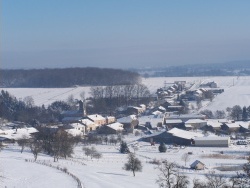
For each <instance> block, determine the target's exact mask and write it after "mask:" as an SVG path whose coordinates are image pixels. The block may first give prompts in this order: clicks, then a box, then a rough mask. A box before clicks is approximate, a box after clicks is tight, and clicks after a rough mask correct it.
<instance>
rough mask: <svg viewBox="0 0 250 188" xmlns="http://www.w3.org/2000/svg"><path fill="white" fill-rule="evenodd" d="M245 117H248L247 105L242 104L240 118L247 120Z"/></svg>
mask: <svg viewBox="0 0 250 188" xmlns="http://www.w3.org/2000/svg"><path fill="white" fill-rule="evenodd" d="M247 119H248V113H247V107H245V106H244V107H243V109H242V120H243V121H247Z"/></svg>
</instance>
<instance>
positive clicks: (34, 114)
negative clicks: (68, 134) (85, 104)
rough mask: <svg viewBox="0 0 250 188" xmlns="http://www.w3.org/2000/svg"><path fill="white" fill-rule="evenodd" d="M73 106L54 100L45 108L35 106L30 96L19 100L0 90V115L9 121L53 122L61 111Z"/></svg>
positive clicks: (57, 118)
mask: <svg viewBox="0 0 250 188" xmlns="http://www.w3.org/2000/svg"><path fill="white" fill-rule="evenodd" d="M72 109H74V106H73V105H72V104H69V103H67V102H63V101H55V102H53V103H52V104H50V105H49V106H48V107H47V108H45V106H43V105H42V106H35V105H34V100H33V98H32V97H26V98H24V99H23V100H19V99H17V98H16V97H14V96H12V95H10V93H8V92H7V91H4V90H2V91H1V92H0V117H1V118H4V119H7V120H9V121H20V122H25V123H28V124H31V125H36V124H39V123H55V122H58V121H59V120H60V119H61V114H62V112H63V111H66V110H72Z"/></svg>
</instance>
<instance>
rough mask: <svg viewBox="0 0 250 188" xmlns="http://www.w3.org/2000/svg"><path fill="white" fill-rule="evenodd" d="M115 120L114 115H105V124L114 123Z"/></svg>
mask: <svg viewBox="0 0 250 188" xmlns="http://www.w3.org/2000/svg"><path fill="white" fill-rule="evenodd" d="M115 121H116V119H115V117H114V116H107V117H106V124H111V123H114V122H115Z"/></svg>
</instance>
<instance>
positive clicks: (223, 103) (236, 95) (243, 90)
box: [0, 76, 250, 111]
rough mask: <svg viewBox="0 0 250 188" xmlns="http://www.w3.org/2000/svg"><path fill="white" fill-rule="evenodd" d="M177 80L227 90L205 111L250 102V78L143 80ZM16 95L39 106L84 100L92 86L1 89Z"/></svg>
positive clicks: (160, 82)
mask: <svg viewBox="0 0 250 188" xmlns="http://www.w3.org/2000/svg"><path fill="white" fill-rule="evenodd" d="M174 81H187V83H190V84H193V86H192V88H193V89H195V88H197V87H198V86H199V85H200V84H201V83H203V82H207V81H215V82H217V83H218V86H219V87H220V88H223V89H225V92H224V93H222V94H221V95H218V96H217V97H216V98H215V99H214V101H213V102H212V103H209V104H208V105H207V106H205V107H203V108H202V109H201V110H204V109H209V110H212V111H216V110H225V109H226V108H227V107H232V106H234V105H240V106H242V107H243V106H249V105H250V77H249V76H245V77H160V78H144V79H143V80H142V83H143V84H145V85H147V87H148V88H149V90H150V92H151V93H155V92H156V90H157V89H158V88H160V87H163V86H164V83H173V82H174ZM2 89H3V90H6V91H8V92H10V93H11V94H12V95H14V96H15V97H16V98H17V99H24V97H27V96H31V97H33V99H34V102H35V104H36V105H39V106H41V105H43V104H44V105H45V106H47V105H49V104H51V103H52V102H54V101H56V100H67V98H68V97H69V96H70V95H73V96H74V98H78V99H80V93H81V92H83V91H84V92H85V97H89V96H90V93H89V92H90V87H74V88H0V90H2Z"/></svg>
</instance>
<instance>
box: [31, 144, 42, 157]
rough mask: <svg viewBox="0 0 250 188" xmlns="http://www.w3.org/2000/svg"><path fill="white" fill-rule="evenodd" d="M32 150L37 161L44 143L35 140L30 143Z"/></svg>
mask: <svg viewBox="0 0 250 188" xmlns="http://www.w3.org/2000/svg"><path fill="white" fill-rule="evenodd" d="M30 150H31V152H32V153H33V155H34V159H35V161H36V159H37V156H38V154H39V153H40V152H41V151H42V143H41V142H40V141H38V140H34V141H33V142H31V143H30Z"/></svg>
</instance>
